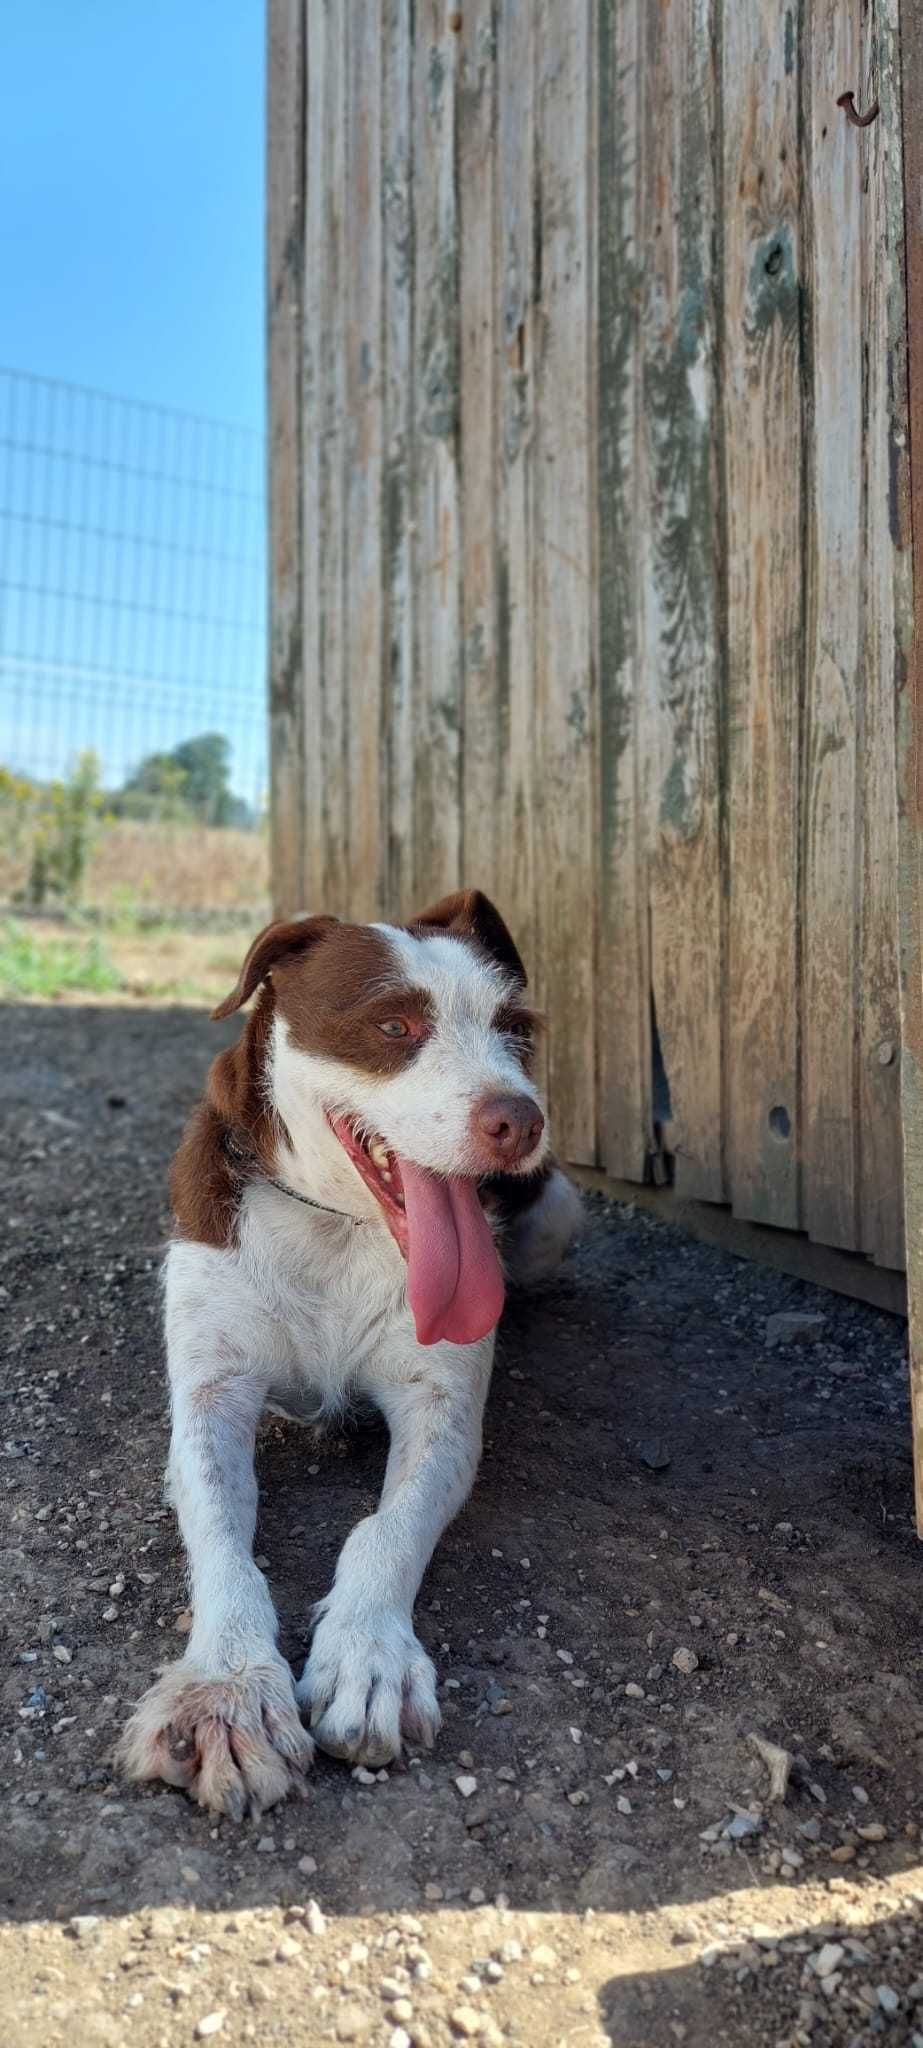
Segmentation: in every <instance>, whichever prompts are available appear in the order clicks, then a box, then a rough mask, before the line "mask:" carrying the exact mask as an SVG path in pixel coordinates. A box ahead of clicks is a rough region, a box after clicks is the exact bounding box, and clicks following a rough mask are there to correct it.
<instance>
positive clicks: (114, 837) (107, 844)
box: [0, 818, 269, 925]
mask: <svg viewBox="0 0 923 2048" xmlns="http://www.w3.org/2000/svg"><path fill="white" fill-rule="evenodd" d="M29 858H30V849H29V845H28V843H27V842H26V839H25V838H23V841H22V843H21V844H19V845H17V844H15V843H14V842H13V840H12V839H10V840H8V841H7V843H6V844H5V845H0V899H2V900H3V901H5V902H7V903H11V902H15V901H16V900H17V899H18V900H21V899H22V897H23V894H24V892H25V887H26V883H27V880H28V869H29ZM82 900H83V903H84V904H85V905H86V906H87V907H88V908H90V909H92V910H94V911H98V912H101V913H102V914H103V915H104V916H114V917H116V918H121V919H122V920H125V919H127V918H133V919H138V918H141V917H148V916H152V915H153V916H161V917H182V916H187V915H188V914H189V913H190V912H196V913H199V914H201V913H208V912H211V913H213V914H218V915H219V916H225V917H226V916H229V915H231V916H233V915H239V916H241V917H242V918H243V917H246V918H250V919H252V921H253V923H254V924H255V925H256V924H259V922H260V920H261V919H262V918H263V917H264V916H266V915H268V908H267V906H268V901H269V841H268V836H267V834H266V833H265V832H239V831H232V830H229V829H228V830H224V829H220V828H210V827H208V826H205V825H182V824H172V825H171V824H163V825H144V824H136V823H133V822H132V821H131V820H129V819H122V818H119V819H116V821H115V822H114V823H113V824H111V825H105V826H103V828H102V831H101V833H100V836H99V840H98V842H97V845H96V847H95V848H94V851H93V853H92V855H91V858H90V861H89V865H88V868H87V873H86V877H85V880H84V885H83V891H82Z"/></svg>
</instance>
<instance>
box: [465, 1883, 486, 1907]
mask: <svg viewBox="0 0 923 2048" xmlns="http://www.w3.org/2000/svg"><path fill="white" fill-rule="evenodd" d="M486 1899H487V1893H486V1892H482V1890H481V1887H480V1885H479V1884H473V1885H472V1887H471V1890H470V1892H469V1893H468V1904H469V1906H483V1905H484V1904H485V1902H486Z"/></svg>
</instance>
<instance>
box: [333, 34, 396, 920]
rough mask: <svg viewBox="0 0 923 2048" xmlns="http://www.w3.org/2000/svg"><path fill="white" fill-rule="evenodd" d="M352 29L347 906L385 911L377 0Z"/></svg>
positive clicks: (360, 913) (345, 340) (347, 231)
mask: <svg viewBox="0 0 923 2048" xmlns="http://www.w3.org/2000/svg"><path fill="white" fill-rule="evenodd" d="M342 16H343V21H344V23H346V21H347V18H348V34H347V37H346V68H347V79H346V106H347V131H346V181H345V188H344V193H343V220H344V250H345V265H346V271H345V280H344V294H343V299H344V332H343V337H342V345H343V348H344V350H345V355H346V411H345V418H344V421H343V429H342V432H343V443H344V453H345V458H346V486H345V513H346V520H345V538H344V595H345V606H346V610H345V643H346V645H345V659H346V677H347V689H348V694H349V712H348V719H347V728H346V773H347V777H348V785H349V907H350V913H351V915H352V916H353V917H357V918H361V919H365V918H371V917H380V916H381V915H382V914H383V913H384V911H385V910H386V909H387V908H388V905H387V902H386V893H387V873H386V847H387V826H386V820H385V805H384V799H385V792H386V765H387V764H386V759H385V753H384V746H383V739H384V734H383V711H384V697H383V690H382V667H383V661H384V608H383V601H382V600H383V562H382V518H381V509H382V508H381V500H382V473H383V453H384V451H383V445H382V442H383V431H384V404H383V388H382V384H383V364H382V356H383V335H382V314H383V306H382V286H383V278H382V270H383V250H382V204H381V161H382V133H381V122H382V104H381V93H382V80H381V7H380V4H379V0H350V5H349V8H348V9H347V8H344V9H343V10H342Z"/></svg>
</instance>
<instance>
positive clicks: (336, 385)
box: [305, 0, 356, 916]
mask: <svg viewBox="0 0 923 2048" xmlns="http://www.w3.org/2000/svg"><path fill="white" fill-rule="evenodd" d="M316 5H322V6H323V9H324V13H325V16H326V26H325V41H326V63H325V74H324V83H325V88H326V90H325V98H324V153H323V162H322V165H321V167H320V175H321V178H322V181H323V191H324V194H325V197H326V218H325V221H324V230H323V233H324V260H325V265H326V275H325V283H324V333H323V387H324V423H323V435H322V441H321V465H320V498H319V501H318V504H317V508H316V513H314V516H315V517H316V520H317V528H318V545H319V549H320V575H321V622H320V623H321V635H322V642H321V648H322V673H323V688H322V693H321V723H320V747H321V757H322V761H323V775H322V781H321V797H322V809H323V841H324V882H323V892H322V895H323V907H324V909H325V910H329V911H332V912H333V913H334V915H336V916H347V915H348V914H349V910H350V901H351V874H350V832H351V825H352V814H351V804H350V788H349V755H348V739H347V735H348V730H349V715H350V704H349V668H348V654H347V635H346V608H347V592H346V587H345V577H346V464H347V418H346V408H347V384H346V371H347V350H346V299H347V291H348V279H349V271H350V265H351V264H352V263H353V262H355V260H356V251H355V250H353V249H351V248H350V246H349V243H348V240H347V224H346V134H347V84H348V47H349V33H350V10H349V9H348V8H345V7H340V6H339V5H338V4H337V0H312V4H311V12H312V13H313V12H314V8H315V6H316ZM312 254H313V251H312ZM308 516H310V511H309V508H307V507H306V508H305V517H306V518H307V517H308Z"/></svg>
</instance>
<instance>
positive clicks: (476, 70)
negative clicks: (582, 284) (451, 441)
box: [458, 0, 508, 887]
mask: <svg viewBox="0 0 923 2048" xmlns="http://www.w3.org/2000/svg"><path fill="white" fill-rule="evenodd" d="M461 21H462V27H461V31H460V37H459V43H460V47H459V79H458V195H459V295H460V313H461V400H460V402H461V416H460V428H461V446H462V450H463V479H464V488H463V494H462V501H461V586H462V587H461V603H462V645H463V662H464V675H463V723H462V754H463V762H464V786H463V792H462V821H461V822H462V835H461V854H460V860H461V872H462V879H463V880H464V881H465V882H466V883H467V884H473V885H477V886H480V885H481V884H484V883H485V881H486V885H487V886H488V887H493V886H494V875H495V873H496V861H497V839H498V831H499V814H500V806H501V805H502V804H503V802H504V801H505V792H506V749H507V746H508V734H507V732H506V731H505V729H504V721H502V720H501V719H499V718H498V709H499V707H498V699H497V552H496V549H497V536H496V505H497V492H496V475H495V449H496V381H497V367H498V366H497V347H496V333H495V325H494V322H495V317H496V303H497V291H496V286H495V280H494V191H495V181H496V157H495V150H494V143H495V132H496V120H495V107H496V100H495V93H496V76H497V67H496V48H495V33H494V0H468V4H466V6H465V9H464V12H463V14H462V16H461Z"/></svg>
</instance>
